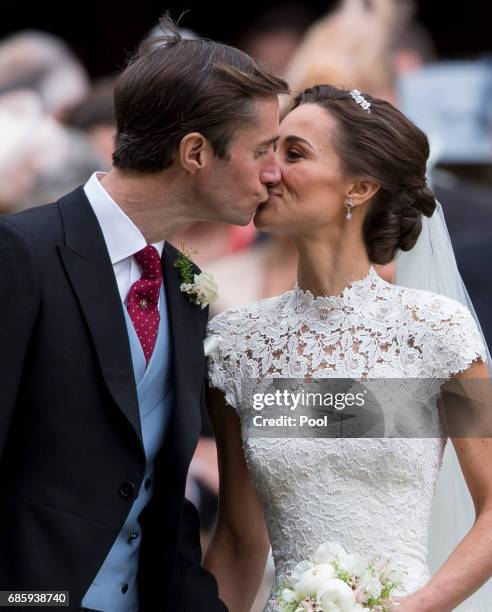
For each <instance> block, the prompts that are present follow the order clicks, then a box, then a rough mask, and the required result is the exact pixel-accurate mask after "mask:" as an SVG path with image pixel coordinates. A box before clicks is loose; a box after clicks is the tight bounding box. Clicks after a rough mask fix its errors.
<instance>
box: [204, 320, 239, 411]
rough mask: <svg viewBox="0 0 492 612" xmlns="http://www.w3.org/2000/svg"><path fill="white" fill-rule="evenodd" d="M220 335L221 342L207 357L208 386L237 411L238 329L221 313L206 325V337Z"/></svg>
mask: <svg viewBox="0 0 492 612" xmlns="http://www.w3.org/2000/svg"><path fill="white" fill-rule="evenodd" d="M213 334H217V335H220V336H221V338H222V340H221V342H220V344H219V345H218V346H217V348H216V349H215V350H214V351H212V353H211V354H210V355H209V357H208V384H209V386H210V387H212V388H214V389H219V391H222V393H223V394H224V397H225V400H226V402H227V403H228V404H229V406H232V407H233V408H234V409H235V410H236V411H238V409H239V405H240V404H239V376H238V371H237V354H236V350H237V338H238V329H237V327H236V326H235V325H234V321H233V320H231V318H230V317H229V316H228V313H227V312H223V313H221V314H219V315H217V316H216V317H214V318H213V319H212V320H211V321H209V323H208V325H207V337H208V336H211V335H213Z"/></svg>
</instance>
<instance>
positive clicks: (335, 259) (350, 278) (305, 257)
mask: <svg viewBox="0 0 492 612" xmlns="http://www.w3.org/2000/svg"><path fill="white" fill-rule="evenodd" d="M353 238H354V239H348V237H347V236H345V237H344V239H343V240H331V241H330V239H329V238H327V237H323V238H318V239H312V238H309V239H298V240H296V241H295V243H296V247H297V249H298V251H299V263H298V267H297V281H298V283H299V287H300V288H301V289H303V290H304V291H306V290H307V291H310V292H311V293H312V294H313V295H314V296H316V297H317V296H330V295H339V294H340V293H342V291H343V290H344V289H345V287H347V286H348V285H349V284H350V283H352V282H354V281H357V280H361V279H362V278H364V277H366V276H367V274H368V272H369V268H370V265H371V264H370V261H369V258H368V256H367V251H366V249H365V246H364V244H363V242H362V240H361V239H356V238H355V237H353Z"/></svg>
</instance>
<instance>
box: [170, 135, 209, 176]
mask: <svg viewBox="0 0 492 612" xmlns="http://www.w3.org/2000/svg"><path fill="white" fill-rule="evenodd" d="M210 154H213V152H212V151H211V146H210V143H209V142H208V140H207V139H206V138H205V136H203V134H200V132H191V133H190V134H186V136H183V138H182V139H181V142H180V143H179V151H178V155H179V162H180V164H181V166H182V167H183V168H184V169H185V170H186V171H187V172H189V173H190V174H195V173H196V172H199V171H200V170H201V169H202V168H204V167H205V166H206V165H207V163H208V161H209V160H208V158H209V156H210Z"/></svg>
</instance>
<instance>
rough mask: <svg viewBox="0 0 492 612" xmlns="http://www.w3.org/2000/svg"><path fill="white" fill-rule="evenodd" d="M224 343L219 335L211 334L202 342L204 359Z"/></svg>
mask: <svg viewBox="0 0 492 612" xmlns="http://www.w3.org/2000/svg"><path fill="white" fill-rule="evenodd" d="M222 342H224V338H222V336H221V335H220V334H212V335H211V336H207V337H206V338H205V340H204V341H203V352H204V354H205V357H208V355H210V354H211V353H213V352H214V351H215V350H216V349H217V347H218V346H219V345H220V344H222Z"/></svg>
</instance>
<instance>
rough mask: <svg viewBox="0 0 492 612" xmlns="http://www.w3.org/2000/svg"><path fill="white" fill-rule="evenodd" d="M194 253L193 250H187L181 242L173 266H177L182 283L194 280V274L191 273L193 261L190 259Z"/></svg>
mask: <svg viewBox="0 0 492 612" xmlns="http://www.w3.org/2000/svg"><path fill="white" fill-rule="evenodd" d="M194 255H196V253H195V252H194V251H188V250H187V249H186V247H185V245H184V243H182V244H181V253H179V255H178V257H177V259H176V261H175V262H174V264H173V266H174V267H175V268H178V270H179V275H180V277H181V282H182V283H187V284H188V283H193V281H194V277H195V275H194V273H193V262H192V260H191V258H192V257H193V256H194Z"/></svg>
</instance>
